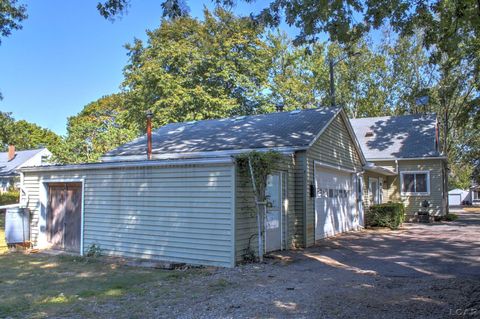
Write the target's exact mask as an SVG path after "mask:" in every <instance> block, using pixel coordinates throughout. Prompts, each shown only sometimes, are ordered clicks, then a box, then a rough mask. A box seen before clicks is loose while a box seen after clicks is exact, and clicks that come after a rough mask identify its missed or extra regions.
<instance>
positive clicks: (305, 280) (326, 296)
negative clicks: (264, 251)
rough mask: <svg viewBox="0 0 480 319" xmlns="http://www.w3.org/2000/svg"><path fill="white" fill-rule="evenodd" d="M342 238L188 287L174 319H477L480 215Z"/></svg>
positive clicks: (168, 313) (170, 312)
mask: <svg viewBox="0 0 480 319" xmlns="http://www.w3.org/2000/svg"><path fill="white" fill-rule="evenodd" d="M459 215H460V218H459V220H457V221H455V222H448V223H447V222H443V223H433V224H406V225H405V227H404V228H403V229H402V230H400V231H384V230H383V231H382V230H376V231H362V232H355V233H349V234H346V235H342V236H339V237H336V238H333V239H330V240H327V241H324V242H322V243H321V244H320V245H318V246H317V247H314V248H309V249H306V250H304V251H297V252H288V253H285V254H282V255H279V256H278V258H280V259H271V260H269V261H267V262H266V263H265V264H261V265H258V264H257V265H252V264H251V265H245V266H240V267H237V268H235V269H220V270H211V271H210V272H211V273H210V274H209V275H207V276H205V277H201V278H192V279H188V280H189V281H188V282H185V284H187V286H188V287H189V288H187V289H186V291H185V296H190V297H189V298H188V300H184V301H180V302H179V303H178V304H176V305H174V306H172V307H169V310H168V311H165V308H164V307H161V306H160V305H158V306H160V307H158V308H157V309H158V311H157V312H155V313H152V315H155V316H165V317H180V318H251V317H262V318H264V317H271V318H354V317H356V318H386V317H388V318H448V317H456V316H458V317H465V315H467V317H473V316H475V317H477V316H478V317H480V214H478V213H463V212H462V213H460V214H459Z"/></svg>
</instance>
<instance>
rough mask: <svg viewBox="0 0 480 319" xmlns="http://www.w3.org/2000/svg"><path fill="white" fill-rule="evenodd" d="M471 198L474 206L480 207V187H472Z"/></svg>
mask: <svg viewBox="0 0 480 319" xmlns="http://www.w3.org/2000/svg"><path fill="white" fill-rule="evenodd" d="M470 198H471V203H472V205H475V206H480V185H475V186H472V187H470Z"/></svg>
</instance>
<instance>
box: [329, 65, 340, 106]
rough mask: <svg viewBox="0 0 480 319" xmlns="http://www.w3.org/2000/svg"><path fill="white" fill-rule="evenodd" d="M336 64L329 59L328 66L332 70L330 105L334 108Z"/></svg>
mask: <svg viewBox="0 0 480 319" xmlns="http://www.w3.org/2000/svg"><path fill="white" fill-rule="evenodd" d="M337 63H338V62H337ZM335 64H336V63H334V62H333V59H332V58H330V59H328V66H329V69H330V105H331V106H332V107H334V106H335V77H334V73H333V68H334V67H335Z"/></svg>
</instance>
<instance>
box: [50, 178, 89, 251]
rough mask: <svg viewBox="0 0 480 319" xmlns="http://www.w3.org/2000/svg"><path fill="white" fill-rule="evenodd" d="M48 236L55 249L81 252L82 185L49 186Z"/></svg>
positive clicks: (59, 184)
mask: <svg viewBox="0 0 480 319" xmlns="http://www.w3.org/2000/svg"><path fill="white" fill-rule="evenodd" d="M48 190H49V201H48V218H47V234H48V240H49V242H50V243H51V244H52V247H53V248H56V249H64V250H67V251H71V252H80V240H81V238H80V231H81V213H82V184H81V183H55V184H49V187H48Z"/></svg>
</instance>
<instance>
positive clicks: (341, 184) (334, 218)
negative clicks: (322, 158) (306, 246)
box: [315, 164, 358, 239]
mask: <svg viewBox="0 0 480 319" xmlns="http://www.w3.org/2000/svg"><path fill="white" fill-rule="evenodd" d="M315 189H316V198H315V239H321V238H325V237H328V236H333V235H335V234H338V233H342V232H345V231H348V230H351V229H353V228H354V226H355V224H356V223H358V220H357V219H358V218H357V213H356V208H355V205H354V203H355V193H354V189H355V188H354V187H353V183H352V174H351V173H347V172H343V171H339V170H333V169H327V168H324V167H322V166H321V165H318V164H316V166H315Z"/></svg>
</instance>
